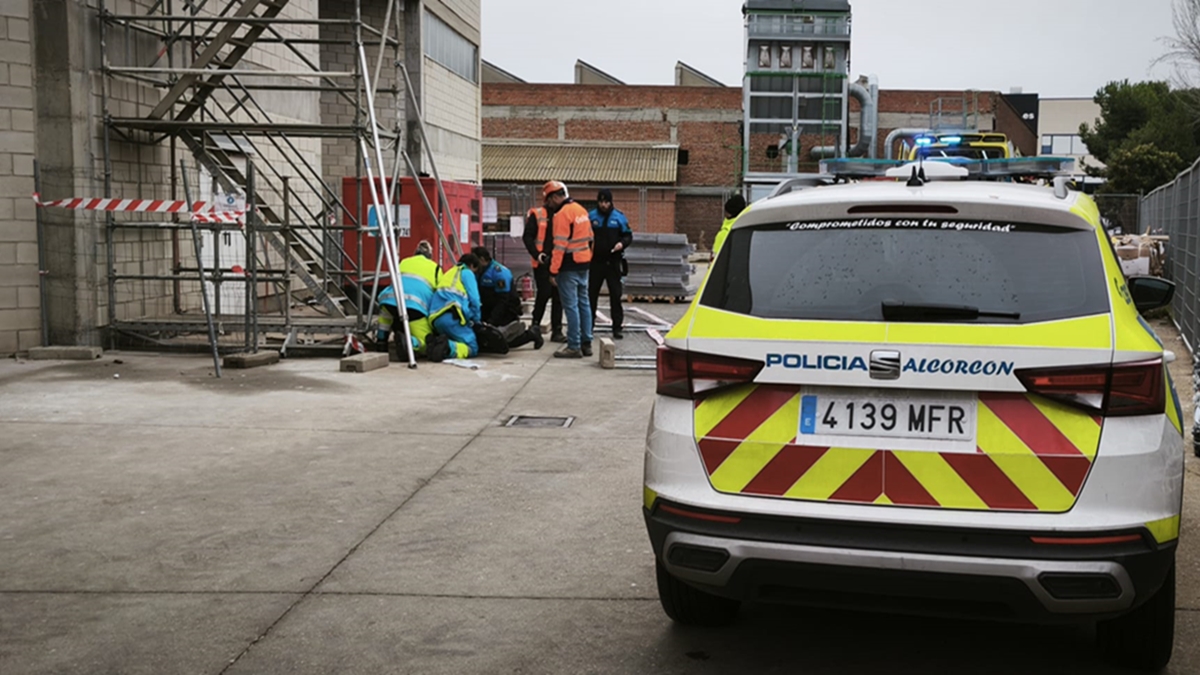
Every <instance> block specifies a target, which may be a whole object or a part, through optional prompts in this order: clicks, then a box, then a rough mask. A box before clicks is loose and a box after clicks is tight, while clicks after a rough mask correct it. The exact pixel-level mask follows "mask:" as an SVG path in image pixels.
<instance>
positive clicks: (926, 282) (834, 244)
mask: <svg viewBox="0 0 1200 675" xmlns="http://www.w3.org/2000/svg"><path fill="white" fill-rule="evenodd" d="M884 302H903V303H908V304H919V305H925V304H932V305H955V306H969V307H975V308H978V309H979V310H981V311H984V312H1000V313H1019V314H1020V318H1019V319H1011V318H994V317H981V318H979V319H976V320H974V322H976V323H1022V324H1024V323H1035V322H1039V321H1053V320H1057V319H1066V318H1072V317H1079V316H1090V315H1094V314H1101V313H1106V312H1108V311H1109V305H1108V293H1107V285H1106V281H1105V275H1104V266H1103V262H1102V260H1101V257H1100V249H1099V244H1098V239H1097V237H1096V233H1095V232H1092V231H1088V230H1073V229H1066V228H1059V227H1051V226H1045V225H1037V224H1030V223H1000V222H986V223H980V222H974V221H971V222H968V221H957V220H946V219H925V218H916V219H912V220H899V219H890V218H871V219H860V220H846V221H822V222H794V223H781V224H776V225H765V226H757V227H749V228H738V229H735V230H734V231H733V232H732V233H730V235H729V238H728V240H727V241H726V243H725V246H724V248H723V249H722V251H721V255H720V256H718V259H717V261H716V263H715V265H714V267H713V270H712V273H711V276H710V278H709V280H708V282H707V284H706V286H705V289H704V295H703V296H702V297H701V304H703V305H706V306H709V307H715V308H717V309H724V310H728V311H732V312H737V313H740V314H749V315H751V316H757V317H763V318H777V319H809V320H829V321H882V320H883V309H882V305H883V303H884Z"/></svg>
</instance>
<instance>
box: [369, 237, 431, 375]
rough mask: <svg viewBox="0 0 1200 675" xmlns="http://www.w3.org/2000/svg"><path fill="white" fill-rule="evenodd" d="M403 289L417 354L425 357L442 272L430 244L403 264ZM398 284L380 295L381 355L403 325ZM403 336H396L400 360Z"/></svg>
mask: <svg viewBox="0 0 1200 675" xmlns="http://www.w3.org/2000/svg"><path fill="white" fill-rule="evenodd" d="M399 273H400V288H401V289H402V291H403V293H404V306H405V308H406V309H407V310H408V332H409V336H410V338H411V340H412V347H413V353H414V354H424V353H425V343H426V340H427V338H428V337H429V334H430V333H432V332H433V326H432V324H431V323H430V320H429V304H430V302H432V300H433V290H434V289H435V288H437V285H438V279H439V278H440V276H441V274H442V268H440V267H438V264H437V263H435V262H434V261H433V247H432V246H430V245H429V242H427V241H422V242H421V243H419V244H417V253H416V255H413V256H411V257H408V258H405V259H404V260H401V261H400V269H399ZM395 287H396V286H395V284H392V285H391V286H388V287H387V288H385V289H383V292H382V293H380V294H379V306H380V312H379V329H378V331H376V333H375V344H376V348H377V349H378V350H379V351H383V352H386V351H387V348H388V347H387V344H388V334H389V333H391V332H392V331H393V330H395V329H396V324H397V323H399V322H400V308H399V306H398V304H397V302H396V291H395ZM400 335H401V333H400V332H399V331H397V332H396V351H397V353H398V354H399V355H400V356H401V358H406V357H404V356H403V354H404V352H403V351H402V350H401V349H400V339H401V338H400Z"/></svg>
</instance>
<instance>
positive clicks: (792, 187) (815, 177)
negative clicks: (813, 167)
mask: <svg viewBox="0 0 1200 675" xmlns="http://www.w3.org/2000/svg"><path fill="white" fill-rule="evenodd" d="M835 182H837V177H836V176H833V175H829V174H810V175H807V176H797V177H795V178H789V179H787V180H785V181H782V182H781V183H779V185H776V186H775V189H774V190H771V194H769V195H767V199H774V198H776V197H778V196H780V195H786V194H788V193H789V192H797V191H799V190H803V189H805V188H812V187H821V186H822V185H833V184H834V183H835Z"/></svg>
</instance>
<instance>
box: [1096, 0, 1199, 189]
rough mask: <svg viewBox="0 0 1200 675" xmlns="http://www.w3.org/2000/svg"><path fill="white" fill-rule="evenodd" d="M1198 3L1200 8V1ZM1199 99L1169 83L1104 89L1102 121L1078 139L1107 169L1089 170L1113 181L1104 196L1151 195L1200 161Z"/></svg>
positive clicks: (1099, 100)
mask: <svg viewBox="0 0 1200 675" xmlns="http://www.w3.org/2000/svg"><path fill="white" fill-rule="evenodd" d="M1188 1H1189V2H1190V1H1192V0H1188ZM1194 1H1195V2H1196V3H1198V5H1200V0H1194ZM1194 95H1195V92H1194V91H1193V90H1181V89H1172V88H1171V86H1170V85H1169V84H1167V83H1166V82H1137V83H1130V82H1129V81H1128V80H1125V81H1121V82H1110V83H1109V84H1107V85H1105V86H1104V88H1102V89H1100V90H1099V91H1098V92H1096V97H1095V99H1094V100H1095V101H1096V104H1097V105H1099V106H1100V114H1101V118H1100V119H1098V120H1096V122H1095V124H1094V125H1088V124H1083V125H1080V128H1079V134H1080V136H1081V137H1082V139H1083V142H1084V143H1085V144H1086V145H1087V148H1088V151H1089V152H1090V153H1091V154H1092V156H1094V157H1095V158H1096V159H1098V160H1100V161H1101V162H1103V163H1104V164H1106V165H1107V167H1108V168H1106V169H1105V168H1099V167H1092V166H1085V167H1084V170H1085V171H1086V172H1087V173H1088V174H1089V175H1092V176H1101V177H1106V178H1109V182H1108V184H1106V185H1105V186H1104V188H1102V191H1103V192H1135V193H1136V192H1138V191H1139V190H1143V189H1144V190H1146V191H1149V190H1152V189H1154V188H1155V187H1157V186H1158V185H1160V184H1162V183H1165V182H1168V181H1170V180H1171V179H1172V178H1174V176H1175V174H1176V173H1178V172H1179V171H1182V170H1183V169H1184V168H1186V167H1187V166H1188V165H1190V164H1191V163H1192V162H1194V161H1195V160H1196V159H1197V158H1198V157H1200V126H1198V125H1197V123H1196V121H1197V115H1196V113H1195V110H1196V109H1195V108H1194V107H1193V105H1192V101H1193V97H1194ZM1155 161H1160V162H1163V164H1161V165H1154V164H1153V162H1155Z"/></svg>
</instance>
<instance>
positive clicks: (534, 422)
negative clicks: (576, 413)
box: [504, 415, 575, 429]
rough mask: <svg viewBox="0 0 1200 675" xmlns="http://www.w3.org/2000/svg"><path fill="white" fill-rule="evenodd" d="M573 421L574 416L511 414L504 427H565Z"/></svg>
mask: <svg viewBox="0 0 1200 675" xmlns="http://www.w3.org/2000/svg"><path fill="white" fill-rule="evenodd" d="M574 422H575V418H574V417H536V416H533V415H513V416H512V417H510V418H508V422H505V424H504V426H506V427H525V428H533V429H566V428H567V427H569V426H571V424H573V423H574Z"/></svg>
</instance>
